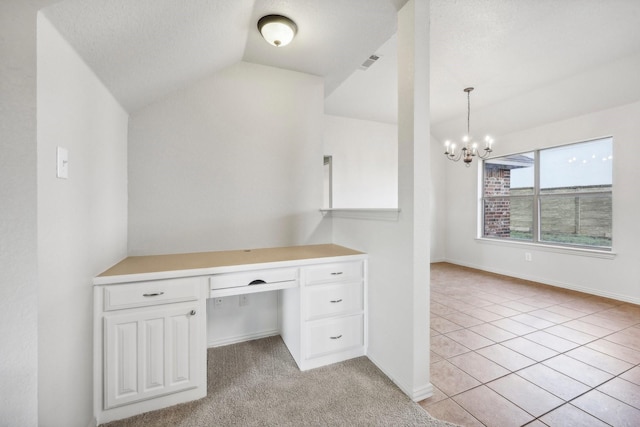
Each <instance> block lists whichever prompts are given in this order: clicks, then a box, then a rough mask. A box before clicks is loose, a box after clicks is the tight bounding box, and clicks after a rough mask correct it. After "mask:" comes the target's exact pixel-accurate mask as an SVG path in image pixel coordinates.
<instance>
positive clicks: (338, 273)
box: [331, 271, 342, 276]
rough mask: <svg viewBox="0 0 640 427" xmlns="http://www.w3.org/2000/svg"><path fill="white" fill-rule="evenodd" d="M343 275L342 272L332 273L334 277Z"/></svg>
mask: <svg viewBox="0 0 640 427" xmlns="http://www.w3.org/2000/svg"><path fill="white" fill-rule="evenodd" d="M341 274H342V271H336V272H333V273H331V275H332V276H339V275H341Z"/></svg>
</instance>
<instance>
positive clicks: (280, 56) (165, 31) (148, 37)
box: [44, 0, 406, 112]
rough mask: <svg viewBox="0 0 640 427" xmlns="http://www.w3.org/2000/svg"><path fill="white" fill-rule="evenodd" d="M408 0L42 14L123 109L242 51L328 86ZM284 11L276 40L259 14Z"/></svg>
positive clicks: (229, 3) (113, 0)
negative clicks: (293, 27)
mask: <svg viewBox="0 0 640 427" xmlns="http://www.w3.org/2000/svg"><path fill="white" fill-rule="evenodd" d="M405 2H406V0H404V1H402V0H394V1H390V0H348V1H347V0H345V1H318V0H288V1H286V0H185V1H176V0H109V1H104V0H66V1H63V2H61V3H58V4H55V5H53V6H51V7H49V8H47V9H45V10H44V15H45V16H46V17H47V18H48V19H49V20H50V21H51V23H52V24H53V25H54V26H55V27H56V28H57V29H58V30H59V31H60V32H61V34H62V35H63V36H64V37H65V38H66V39H67V41H69V43H70V44H71V45H72V46H73V47H74V48H75V49H76V51H77V52H78V53H79V55H80V56H81V57H82V58H83V59H84V60H85V61H86V63H87V64H88V65H89V66H90V67H91V68H92V69H93V70H94V72H95V73H96V75H97V76H98V77H99V78H100V79H101V80H102V81H103V83H104V84H105V85H106V86H107V87H108V88H109V89H110V90H111V92H112V93H113V94H114V96H115V97H116V98H117V99H118V100H119V101H120V103H121V104H122V105H123V106H124V107H125V109H127V110H128V111H130V112H131V111H135V110H137V109H139V108H141V107H142V106H144V105H147V104H149V103H150V102H153V101H154V100H156V99H158V98H160V97H162V96H165V95H166V94H168V93H171V92H173V91H175V90H177V89H179V88H181V87H184V86H187V85H189V84H191V83H193V82H194V81H197V80H199V79H202V78H204V77H206V76H207V75H210V74H212V73H215V72H216V71H218V70H221V69H223V68H225V67H228V66H230V65H232V64H234V63H236V62H238V61H241V60H244V61H247V62H254V63H258V64H263V65H269V66H274V67H279V68H285V69H289V70H294V71H300V72H304V73H309V74H314V75H318V76H322V77H324V78H325V90H326V92H327V93H330V92H331V91H332V90H333V89H335V87H337V86H338V85H339V84H340V83H341V82H342V81H343V80H344V79H345V78H346V77H348V76H349V75H350V74H351V73H352V72H353V70H354V69H355V68H356V67H357V66H358V65H359V64H360V63H362V61H364V60H365V59H366V58H367V57H368V56H369V55H370V54H371V53H372V52H373V51H374V50H375V49H376V48H378V47H379V46H380V45H381V44H382V43H383V42H385V41H386V40H387V39H388V38H389V37H390V36H391V35H393V34H394V33H395V31H396V7H399V6H400V5H402V4H404V3H405ZM272 13H276V14H282V15H286V16H288V17H290V18H291V19H293V20H294V21H295V22H296V23H297V25H298V34H297V36H296V39H295V40H294V42H293V43H291V44H290V45H288V46H286V47H283V48H274V47H273V46H271V45H269V44H267V43H266V42H265V41H264V40H263V39H262V38H261V36H260V34H259V32H258V30H257V27H256V23H257V21H258V19H259V18H260V17H262V16H264V15H267V14H272Z"/></svg>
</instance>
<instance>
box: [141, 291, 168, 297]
mask: <svg viewBox="0 0 640 427" xmlns="http://www.w3.org/2000/svg"><path fill="white" fill-rule="evenodd" d="M160 295H164V292H154V293H152V294H142V296H143V297H159V296H160Z"/></svg>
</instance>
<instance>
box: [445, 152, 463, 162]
mask: <svg viewBox="0 0 640 427" xmlns="http://www.w3.org/2000/svg"><path fill="white" fill-rule="evenodd" d="M462 152H463V150H460V151H458V154H455V155H454V154H451V153H445V154H446V155H447V159H449V160H451V161H452V162H457V161H459V160H460V159H461V158H462Z"/></svg>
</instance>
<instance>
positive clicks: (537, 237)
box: [477, 135, 614, 254]
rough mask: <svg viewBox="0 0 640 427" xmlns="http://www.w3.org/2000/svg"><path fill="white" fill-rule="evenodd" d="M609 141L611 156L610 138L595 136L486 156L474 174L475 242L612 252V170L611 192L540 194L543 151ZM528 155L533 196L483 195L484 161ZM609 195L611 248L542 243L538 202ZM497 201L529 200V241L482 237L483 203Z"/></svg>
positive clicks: (483, 233) (539, 204)
mask: <svg viewBox="0 0 640 427" xmlns="http://www.w3.org/2000/svg"><path fill="white" fill-rule="evenodd" d="M607 139H609V140H611V152H612V154H613V151H614V146H613V145H614V144H613V139H614V138H613V136H611V135H609V136H602V137H598V138H592V139H588V140H583V141H577V142H571V143H568V144H560V145H554V146H550V147H544V148H536V149H531V150H524V151H519V152H514V153H509V154H502V155H499V156H492V157H489V158H487V159H483V160H482V162H481V163H480V165H479V174H478V179H479V185H478V190H479V203H478V217H477V218H478V234H477V239H478V240H485V241H491V242H496V243H509V244H516V245H532V246H536V247H549V248H558V249H560V250H568V251H580V252H592V253H604V254H614V252H613V229H614V224H613V197H614V189H613V188H614V171H613V167H612V172H611V189H610V190H609V191H593V192H586V193H584V192H583V193H580V192H575V191H574V192H568V193H559V194H543V193H542V192H541V188H540V158H541V156H540V153H541V152H543V151H546V150H552V149H555V148H562V147H570V146H572V145H578V144H585V143H589V142H594V141H600V140H607ZM528 153H533V168H534V173H533V175H534V176H533V193H532V194H530V195H515V196H511V195H508V196H505V195H494V196H486V195H485V183H486V176H485V174H486V167H485V164H486V162H488V161H491V160H495V159H499V158H502V157H507V156H515V155H524V154H528ZM611 161H613V159H611ZM607 195H608V196H610V198H611V211H612V212H611V224H610V226H611V245H610V246H597V245H586V244H578V243H565V242H554V241H546V240H542V235H541V234H542V230H541V221H542V218H541V209H542V201H543V200H544V199H545V198H550V197H561V198H565V197H566V198H570V197H573V198H575V197H581V196H588V197H602V196H607ZM501 198H507V199H509V200H513V199H528V198H530V199H531V203H532V224H531V239H530V240H526V239H517V238H511V237H508V238H507V237H497V236H486V235H485V226H486V222H485V203H486V202H487V200H498V199H501Z"/></svg>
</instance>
